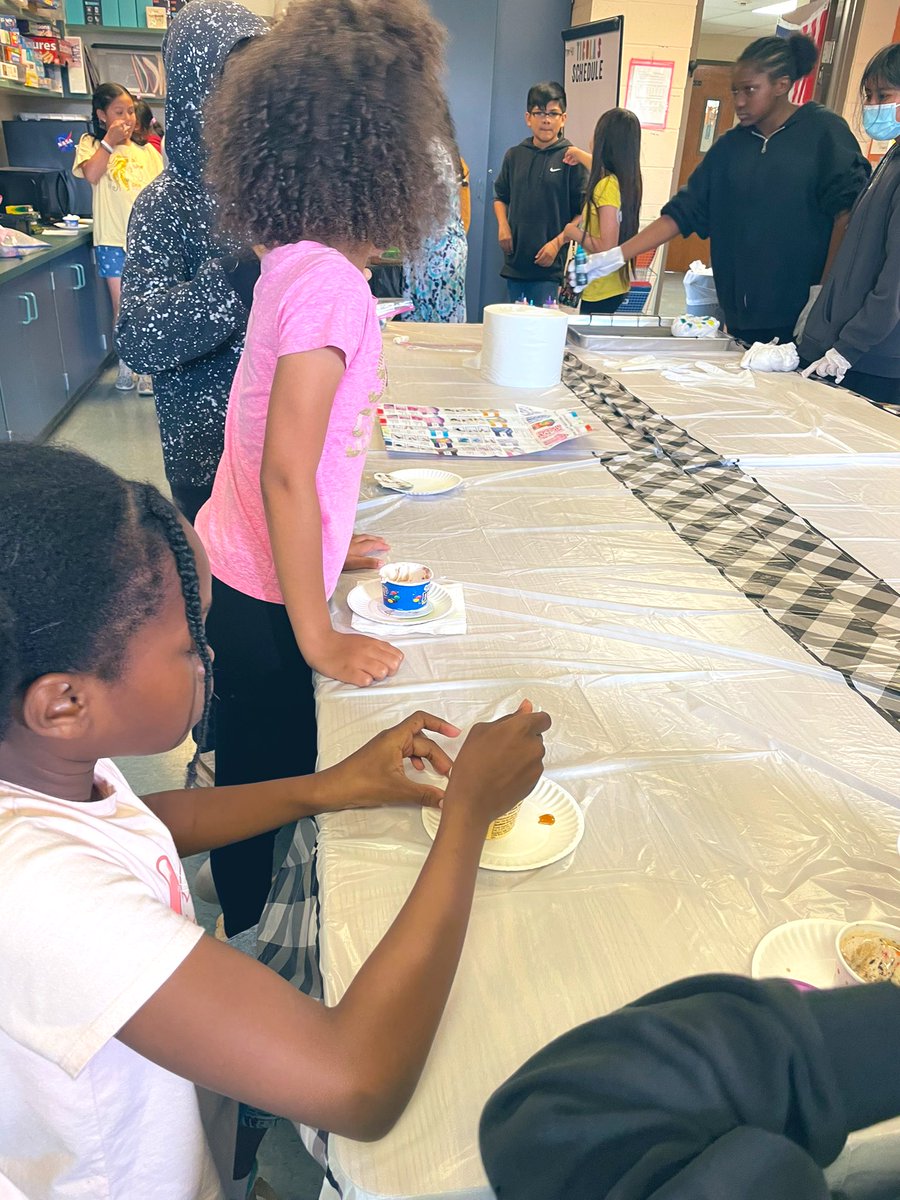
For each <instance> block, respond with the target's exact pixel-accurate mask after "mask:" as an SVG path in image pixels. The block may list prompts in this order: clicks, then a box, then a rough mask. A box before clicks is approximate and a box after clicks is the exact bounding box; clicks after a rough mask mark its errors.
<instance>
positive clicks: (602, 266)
mask: <svg viewBox="0 0 900 1200" xmlns="http://www.w3.org/2000/svg"><path fill="white" fill-rule="evenodd" d="M624 266H625V259H624V258H623V257H622V247H621V246H613V248H612V250H603V251H602V252H601V253H600V254H589V255H588V256H587V258H586V259H585V260H584V262H583V263H582V264H581V269H582V271H584V272H585V273H586V275H587V283H576V282H575V259H574V258H573V259H571V261H570V262H569V284H570V286H571V288H572V290H573V291H576V292H583V291H584V289H585V288H586V287H587V285H588V283H590V282H591V280H593V279H602V277H603V276H604V275H612V273H613V271H621V269H622V267H624Z"/></svg>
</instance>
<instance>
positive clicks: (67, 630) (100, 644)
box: [0, 443, 212, 787]
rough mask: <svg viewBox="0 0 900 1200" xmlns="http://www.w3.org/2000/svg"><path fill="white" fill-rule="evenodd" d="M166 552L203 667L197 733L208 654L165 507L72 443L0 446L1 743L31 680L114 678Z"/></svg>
mask: <svg viewBox="0 0 900 1200" xmlns="http://www.w3.org/2000/svg"><path fill="white" fill-rule="evenodd" d="M170 554H171V556H172V557H173V558H174V560H175V567H176V569H177V571H178V576H179V579H180V581H181V592H182V595H183V596H184V606H185V614H186V617H187V622H188V628H189V630H190V633H191V637H192V638H193V639H194V643H195V645H196V647H197V653H198V655H199V657H200V661H201V662H202V664H203V667H204V672H205V703H204V709H203V717H202V718H201V729H202V730H204V731H205V727H206V723H207V718H208V713H209V705H210V699H211V695H212V660H211V658H210V653H209V645H208V643H207V641H206V634H205V631H204V627H203V610H202V605H201V601H200V591H199V583H198V579H197V568H196V564H195V562H194V555H193V552H192V551H191V547H190V545H189V543H188V540H187V538H186V537H185V534H184V529H183V528H182V526H181V521H180V519H179V517H178V514H177V512H176V510H175V509H174V508H173V506H172V505H171V504H170V503H169V501H168V500H165V499H164V498H163V497H162V496H161V495H160V493H159V492H158V491H157V490H156V488H154V487H152V486H151V485H150V484H148V483H131V482H129V481H128V480H125V479H122V478H120V477H119V476H118V475H116V474H115V472H114V471H111V470H110V469H109V468H108V467H104V466H102V465H101V464H100V463H98V462H95V461H94V460H93V459H91V458H87V457H86V456H85V455H83V454H79V453H77V452H76V451H74V450H63V449H59V448H56V447H51V446H33V445H27V444H24V443H12V444H7V445H0V741H2V740H3V738H4V737H5V736H6V733H7V731H8V729H9V725H10V722H11V719H12V705H13V702H14V701H15V699H16V697H18V696H21V695H22V694H23V693H24V691H25V690H26V689H27V688H28V687H29V685H30V684H32V683H33V682H34V680H35V679H39V678H40V677H41V676H42V675H47V674H49V673H51V672H76V673H83V674H91V675H96V676H97V677H98V678H100V679H103V680H105V681H112V680H115V679H117V678H119V676H120V674H121V671H122V667H123V664H124V662H125V653H124V651H125V648H126V646H127V644H128V642H129V640H130V638H131V637H132V636H133V635H134V634H135V633H136V631H137V630H138V629H140V628H141V627H142V626H143V625H145V624H146V622H147V621H149V620H150V619H151V618H152V617H154V616H155V615H156V614H157V613H158V612H159V611H160V609H161V607H162V603H163V599H164V597H165V583H166V577H165V572H166V565H167V561H168V560H167V556H168V555H170ZM202 740H203V739H202V737H200V738H198V742H200V743H201V744H202ZM198 753H199V751H198V752H195V754H194V757H193V759H192V760H191V762H190V764H189V766H188V774H187V785H188V787H190V786H192V785H193V784H194V782H195V780H196V771H197V756H198Z"/></svg>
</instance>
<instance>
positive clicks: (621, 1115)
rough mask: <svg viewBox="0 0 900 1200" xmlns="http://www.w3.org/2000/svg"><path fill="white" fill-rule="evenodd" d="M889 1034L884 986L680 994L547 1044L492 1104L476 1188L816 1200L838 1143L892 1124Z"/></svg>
mask: <svg viewBox="0 0 900 1200" xmlns="http://www.w3.org/2000/svg"><path fill="white" fill-rule="evenodd" d="M898 1033H900V989H898V988H897V987H896V986H895V985H894V984H891V983H886V984H870V985H866V986H862V987H855V988H841V989H836V990H834V991H811V992H801V991H798V990H797V989H796V988H795V987H794V985H793V984H791V983H789V982H787V981H783V980H765V981H756V980H751V979H742V978H738V977H736V976H730V975H706V976H698V977H697V978H694V979H686V980H682V981H680V982H678V983H674V984H671V985H670V986H668V987H664V988H661V989H659V990H658V991H655V992H651V993H650V994H649V995H647V996H644V997H642V998H641V999H640V1000H636V1001H635V1002H634V1003H633V1004H630V1005H628V1006H627V1007H625V1008H623V1009H621V1010H620V1011H618V1012H614V1013H611V1014H610V1015H609V1016H606V1017H601V1018H600V1019H599V1020H596V1021H589V1022H588V1023H587V1024H585V1025H580V1026H579V1027H578V1028H576V1029H573V1030H571V1031H570V1032H569V1033H566V1034H564V1035H563V1036H562V1037H560V1038H557V1039H556V1041H554V1042H551V1043H550V1045H549V1046H546V1047H545V1048H544V1049H543V1050H541V1051H540V1052H539V1053H538V1054H536V1055H535V1056H534V1057H533V1058H531V1059H529V1061H528V1062H526V1063H525V1064H524V1066H522V1067H520V1068H519V1070H518V1071H516V1073H515V1074H514V1075H513V1076H512V1077H511V1078H510V1079H508V1080H507V1081H506V1083H504V1084H503V1085H502V1086H501V1087H500V1088H499V1089H498V1090H497V1091H496V1092H495V1093H494V1095H493V1096H492V1097H491V1098H490V1100H489V1101H488V1103H487V1106H486V1107H485V1110H484V1113H483V1115H482V1118H481V1127H480V1142H481V1154H482V1158H483V1160H484V1165H485V1170H486V1171H487V1175H488V1179H489V1180H490V1183H491V1186H492V1188H493V1189H494V1192H495V1194H496V1196H497V1197H498V1200H562V1198H563V1197H565V1200H603V1198H604V1197H615V1200H721V1198H725V1197H727V1200H827V1198H828V1196H829V1191H828V1186H827V1184H826V1181H825V1177H824V1175H823V1168H824V1167H826V1166H827V1165H828V1164H829V1163H831V1162H833V1161H834V1159H836V1158H837V1156H838V1154H840V1152H841V1150H842V1148H843V1146H844V1142H845V1141H846V1139H847V1136H848V1134H849V1133H851V1132H852V1131H853V1130H856V1129H863V1128H865V1127H866V1126H868V1125H874V1124H876V1123H877V1122H879V1121H883V1120H886V1119H887V1118H889V1117H893V1116H896V1115H897V1114H898V1113H900V1036H898ZM885 1194H888V1193H885ZM890 1194H892V1195H897V1194H900V1180H897V1188H896V1190H895V1191H893V1192H891V1193H890Z"/></svg>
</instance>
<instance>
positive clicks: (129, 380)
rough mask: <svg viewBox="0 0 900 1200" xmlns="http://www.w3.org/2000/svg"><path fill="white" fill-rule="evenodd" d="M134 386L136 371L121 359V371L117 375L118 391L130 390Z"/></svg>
mask: <svg viewBox="0 0 900 1200" xmlns="http://www.w3.org/2000/svg"><path fill="white" fill-rule="evenodd" d="M133 387H134V371H132V369H131V367H128V366H126V365H125V363H123V362H122V361H121V360H120V361H119V373H118V375H117V376H116V391H117V392H130V391H131V389H132V388H133Z"/></svg>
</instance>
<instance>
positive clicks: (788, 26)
mask: <svg viewBox="0 0 900 1200" xmlns="http://www.w3.org/2000/svg"><path fill="white" fill-rule="evenodd" d="M810 9H812V10H813V11H812V12H811V13H809V10H810ZM802 12H806V13H808V14H809V15H807V16H806V17H805V18H804V19H803V20H802V21H801V22H799V23H798V22H796V20H795V21H788V20H786V19H785V18H784V17H779V18H778V24H777V26H776V27H775V33H776V35H777V36H778V37H784V38H786V37H790V36H791V34H792V33H805V34H807V36H809V37H811V38H812V40H813V41H814V42H815V43H816V45H817V46H818V47H819V56H820V59H821V54H822V47H823V46H824V45H825V28H826V26H827V24H828V0H825V3H824V4H821V5H819V6H818V7H815V6H814V5H812V4H808V5H805V6H804V7H803V8H800V9H798V10H797V11H796V12H793V13H791V16H792V17H794V18H796V17H797V15H798V13H802ZM817 74H818V64H817V66H816V70H814V71H811V72H810V74H809V75H807V76H806V78H805V79H798V80H797V82H796V83H795V84H794V86H793V87H792V88H791V93H790V95H791V100H792V101H793V103H794V104H806V102H807V101H808V100H812V97H813V90H814V88H815V86H816V75H817Z"/></svg>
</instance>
